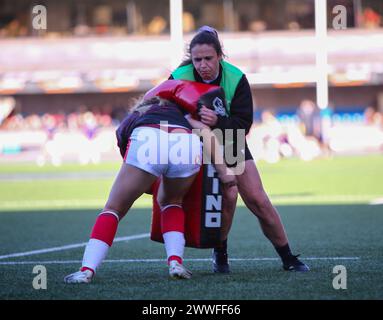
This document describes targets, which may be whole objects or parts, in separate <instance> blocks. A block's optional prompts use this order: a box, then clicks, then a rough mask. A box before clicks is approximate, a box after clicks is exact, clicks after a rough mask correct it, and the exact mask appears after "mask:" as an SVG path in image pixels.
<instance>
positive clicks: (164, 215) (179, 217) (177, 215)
mask: <svg viewBox="0 0 383 320" xmlns="http://www.w3.org/2000/svg"><path fill="white" fill-rule="evenodd" d="M184 230H185V212H184V210H183V209H182V207H180V206H178V205H171V206H166V207H165V209H164V210H162V211H161V231H162V234H164V233H166V232H169V231H178V232H182V233H184Z"/></svg>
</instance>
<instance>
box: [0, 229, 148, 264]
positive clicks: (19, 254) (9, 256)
mask: <svg viewBox="0 0 383 320" xmlns="http://www.w3.org/2000/svg"><path fill="white" fill-rule="evenodd" d="M149 236H150V234H149V233H142V234H136V235H133V236H127V237H119V238H115V239H114V242H121V241H130V240H136V239H142V238H148V237H149ZM87 244H88V242H83V243H75V244H70V245H66V246H61V247H53V248H46V249H40V250H33V251H26V252H18V253H11V254H6V255H3V256H0V260H1V259H8V258H16V257H25V256H31V255H35V254H41V253H48V252H56V251H63V250H68V249H75V248H81V247H85V246H86V245H87Z"/></svg>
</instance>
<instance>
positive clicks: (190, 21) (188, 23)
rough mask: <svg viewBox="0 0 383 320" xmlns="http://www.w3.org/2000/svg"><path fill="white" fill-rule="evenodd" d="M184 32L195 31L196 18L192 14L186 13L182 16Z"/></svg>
mask: <svg viewBox="0 0 383 320" xmlns="http://www.w3.org/2000/svg"><path fill="white" fill-rule="evenodd" d="M182 22H183V32H185V33H190V32H194V31H195V29H196V28H195V21H194V17H193V15H192V14H191V13H190V12H187V11H184V13H183V14H182Z"/></svg>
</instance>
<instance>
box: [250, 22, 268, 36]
mask: <svg viewBox="0 0 383 320" xmlns="http://www.w3.org/2000/svg"><path fill="white" fill-rule="evenodd" d="M266 29H267V24H266V22H265V21H263V20H255V21H252V22H250V24H249V30H250V31H252V32H255V33H258V32H263V31H265V30H266Z"/></svg>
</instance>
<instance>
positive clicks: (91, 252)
mask: <svg viewBox="0 0 383 320" xmlns="http://www.w3.org/2000/svg"><path fill="white" fill-rule="evenodd" d="M108 250H109V245H108V244H107V243H105V242H104V241H101V240H98V239H89V242H88V244H87V245H86V248H85V252H84V257H83V258H82V266H83V267H88V268H90V269H92V270H94V272H96V269H97V268H98V267H99V266H100V264H101V262H102V261H103V260H104V259H105V257H106V255H107V253H108Z"/></svg>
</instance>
